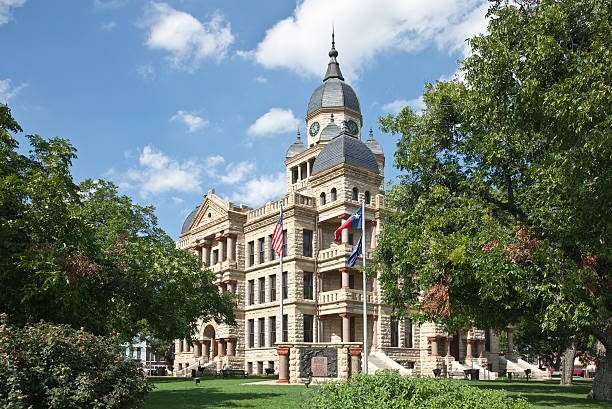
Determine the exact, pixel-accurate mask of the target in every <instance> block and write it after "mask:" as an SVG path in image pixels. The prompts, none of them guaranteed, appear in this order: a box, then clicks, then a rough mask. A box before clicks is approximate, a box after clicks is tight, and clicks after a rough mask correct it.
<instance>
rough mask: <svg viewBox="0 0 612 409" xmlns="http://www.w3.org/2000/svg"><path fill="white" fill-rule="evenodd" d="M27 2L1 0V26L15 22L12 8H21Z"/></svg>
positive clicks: (21, 0)
mask: <svg viewBox="0 0 612 409" xmlns="http://www.w3.org/2000/svg"><path fill="white" fill-rule="evenodd" d="M25 2H26V0H0V24H5V23H8V22H9V21H11V20H13V15H12V14H11V7H21V6H23V5H24V4H25Z"/></svg>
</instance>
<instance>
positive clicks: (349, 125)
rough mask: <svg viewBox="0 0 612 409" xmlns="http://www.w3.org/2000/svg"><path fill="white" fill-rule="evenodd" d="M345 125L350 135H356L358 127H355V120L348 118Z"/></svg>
mask: <svg viewBox="0 0 612 409" xmlns="http://www.w3.org/2000/svg"><path fill="white" fill-rule="evenodd" d="M346 126H347V128H348V131H349V132H350V133H351V135H357V131H358V130H359V128H358V127H357V124H356V123H355V121H353V120H352V119H350V120H349V121H348V122H347V123H346Z"/></svg>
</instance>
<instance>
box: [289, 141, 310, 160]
mask: <svg viewBox="0 0 612 409" xmlns="http://www.w3.org/2000/svg"><path fill="white" fill-rule="evenodd" d="M305 150H306V145H304V143H303V142H302V140H301V139H299V137H298V139H297V140H296V141H294V142H293V143H292V144H291V145H290V146H289V149H287V155H285V158H286V159H289V158H293V157H294V156H295V155H299V154H300V153H302V152H304V151H305Z"/></svg>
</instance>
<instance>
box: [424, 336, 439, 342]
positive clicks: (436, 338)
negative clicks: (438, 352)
mask: <svg viewBox="0 0 612 409" xmlns="http://www.w3.org/2000/svg"><path fill="white" fill-rule="evenodd" d="M440 339H442V337H441V336H440V335H434V336H431V337H427V340H428V341H432V342H438V341H439V340H440Z"/></svg>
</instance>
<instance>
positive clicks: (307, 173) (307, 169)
mask: <svg viewBox="0 0 612 409" xmlns="http://www.w3.org/2000/svg"><path fill="white" fill-rule="evenodd" d="M309 176H310V161H307V162H306V177H309Z"/></svg>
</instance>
